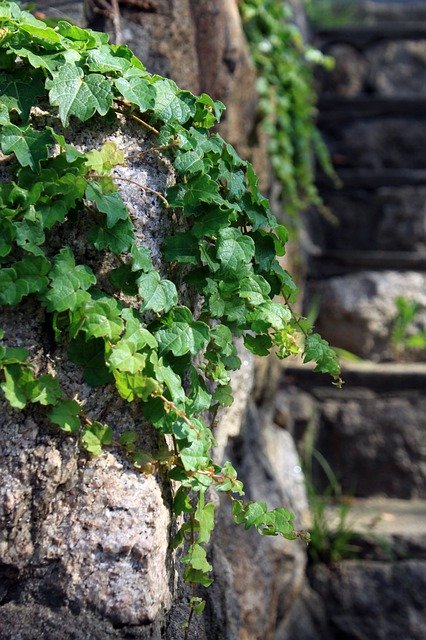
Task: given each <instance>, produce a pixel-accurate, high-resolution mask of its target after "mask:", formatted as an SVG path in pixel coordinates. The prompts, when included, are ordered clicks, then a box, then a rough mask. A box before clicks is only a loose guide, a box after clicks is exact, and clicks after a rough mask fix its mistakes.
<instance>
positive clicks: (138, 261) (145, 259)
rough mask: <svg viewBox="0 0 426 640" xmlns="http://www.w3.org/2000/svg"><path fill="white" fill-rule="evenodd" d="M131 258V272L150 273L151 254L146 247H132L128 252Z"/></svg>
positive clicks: (151, 268)
mask: <svg viewBox="0 0 426 640" xmlns="http://www.w3.org/2000/svg"><path fill="white" fill-rule="evenodd" d="M130 254H131V256H132V271H145V272H148V271H152V270H153V268H154V267H153V266H152V260H151V254H150V252H149V249H148V247H143V246H137V245H136V244H134V245H132V248H131V250H130Z"/></svg>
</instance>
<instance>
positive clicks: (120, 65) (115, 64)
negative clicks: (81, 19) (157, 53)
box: [85, 30, 131, 73]
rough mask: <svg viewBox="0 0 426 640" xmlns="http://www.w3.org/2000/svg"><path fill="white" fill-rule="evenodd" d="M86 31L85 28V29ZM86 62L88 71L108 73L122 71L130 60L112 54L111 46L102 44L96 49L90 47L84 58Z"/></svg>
mask: <svg viewBox="0 0 426 640" xmlns="http://www.w3.org/2000/svg"><path fill="white" fill-rule="evenodd" d="M85 33H87V30H85ZM86 64H87V65H88V67H89V69H90V71H95V72H98V73H109V72H111V71H117V72H119V73H124V72H125V71H127V69H129V68H130V67H131V62H130V61H129V60H126V58H123V57H121V56H117V55H114V54H113V52H112V51H111V47H109V46H108V45H103V46H101V47H99V48H96V49H91V50H90V51H89V53H88V56H87V58H86Z"/></svg>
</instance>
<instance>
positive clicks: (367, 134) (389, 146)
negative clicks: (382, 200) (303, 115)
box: [323, 117, 426, 171]
mask: <svg viewBox="0 0 426 640" xmlns="http://www.w3.org/2000/svg"><path fill="white" fill-rule="evenodd" d="M323 133H324V135H325V139H326V141H327V143H328V145H329V149H330V152H331V155H332V156H334V157H335V158H338V163H339V166H341V167H342V168H356V169H358V170H361V169H364V170H365V169H374V170H376V171H377V170H380V169H392V168H401V167H404V168H405V169H424V168H426V158H425V154H424V153H423V149H424V145H425V142H426V134H425V126H424V121H423V120H420V119H414V118H413V119H406V118H404V117H392V118H382V119H380V120H363V119H361V118H358V119H355V120H354V121H351V122H344V123H343V124H342V125H336V122H333V123H332V124H331V125H330V126H327V127H325V126H324V130H323Z"/></svg>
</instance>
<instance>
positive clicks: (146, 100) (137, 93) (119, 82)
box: [114, 77, 157, 112]
mask: <svg viewBox="0 0 426 640" xmlns="http://www.w3.org/2000/svg"><path fill="white" fill-rule="evenodd" d="M114 84H115V86H116V87H117V89H118V90H119V92H120V93H121V95H122V96H123V98H125V99H126V100H129V102H131V103H132V104H135V105H136V106H137V107H139V109H140V110H141V111H142V112H144V111H148V110H149V109H152V108H155V107H154V105H155V101H156V95H157V91H156V86H157V85H155V86H154V85H153V84H151V83H150V82H149V81H148V80H147V79H146V78H140V77H133V78H129V79H128V80H126V78H117V79H116V80H114Z"/></svg>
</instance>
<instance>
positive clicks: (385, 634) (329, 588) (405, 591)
mask: <svg viewBox="0 0 426 640" xmlns="http://www.w3.org/2000/svg"><path fill="white" fill-rule="evenodd" d="M311 584H312V587H313V589H314V590H315V591H316V592H317V594H319V595H320V596H321V597H322V600H323V602H324V606H325V609H326V616H327V618H328V621H329V625H330V632H329V634H327V635H326V636H321V638H322V640H337V639H338V638H345V640H383V639H384V638H410V640H423V638H424V637H425V635H426V617H425V610H424V597H423V596H424V592H425V589H426V562H425V561H419V560H417V559H412V560H403V561H399V562H378V561H363V562H360V561H359V560H344V561H342V562H340V563H339V564H338V565H334V566H333V567H330V568H327V567H325V566H323V565H320V566H318V567H316V568H314V570H313V572H312V577H311Z"/></svg>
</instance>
